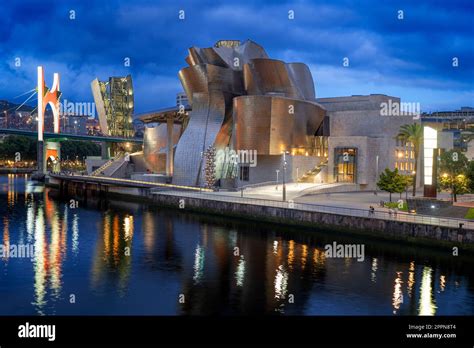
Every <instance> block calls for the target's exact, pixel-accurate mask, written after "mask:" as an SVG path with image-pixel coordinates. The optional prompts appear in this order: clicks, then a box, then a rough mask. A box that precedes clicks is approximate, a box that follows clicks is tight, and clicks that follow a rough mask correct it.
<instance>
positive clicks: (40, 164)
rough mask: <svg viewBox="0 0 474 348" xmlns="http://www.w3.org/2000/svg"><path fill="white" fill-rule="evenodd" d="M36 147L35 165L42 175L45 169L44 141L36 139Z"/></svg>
mask: <svg viewBox="0 0 474 348" xmlns="http://www.w3.org/2000/svg"><path fill="white" fill-rule="evenodd" d="M37 144H38V145H37V148H36V152H37V154H36V166H37V168H38V174H39V175H43V174H44V171H45V163H46V161H45V160H44V141H38V142H37Z"/></svg>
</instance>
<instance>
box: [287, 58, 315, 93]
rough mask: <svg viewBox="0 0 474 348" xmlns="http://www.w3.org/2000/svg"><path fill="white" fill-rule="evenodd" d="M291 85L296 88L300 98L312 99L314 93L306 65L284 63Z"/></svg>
mask: <svg viewBox="0 0 474 348" xmlns="http://www.w3.org/2000/svg"><path fill="white" fill-rule="evenodd" d="M286 67H287V69H288V72H289V74H290V78H291V80H292V83H293V85H294V86H295V87H296V89H297V90H298V94H299V95H300V96H301V98H302V99H305V100H311V101H314V100H315V99H316V93H315V90H314V82H313V77H312V76H311V71H310V70H309V68H308V66H307V65H306V64H303V63H288V64H286Z"/></svg>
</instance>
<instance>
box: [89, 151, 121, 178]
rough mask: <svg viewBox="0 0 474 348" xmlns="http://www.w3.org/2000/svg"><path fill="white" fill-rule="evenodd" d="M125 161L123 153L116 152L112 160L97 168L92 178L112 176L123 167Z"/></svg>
mask: <svg viewBox="0 0 474 348" xmlns="http://www.w3.org/2000/svg"><path fill="white" fill-rule="evenodd" d="M124 159H125V153H124V152H118V153H117V154H116V155H115V157H114V158H112V159H110V160H108V161H107V162H105V163H104V164H103V165H101V166H100V167H99V168H97V169H96V170H94V171H93V172H92V173H91V175H92V176H109V177H111V176H113V174H114V173H115V172H116V171H117V170H118V169H119V168H120V167H121V166H122V165H123V163H124V162H125V161H124Z"/></svg>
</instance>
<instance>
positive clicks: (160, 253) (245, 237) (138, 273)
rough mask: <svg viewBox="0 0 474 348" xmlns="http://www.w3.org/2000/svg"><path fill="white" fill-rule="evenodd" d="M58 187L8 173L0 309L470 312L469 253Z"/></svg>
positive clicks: (2, 196) (1, 223)
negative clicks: (343, 248) (75, 195)
mask: <svg viewBox="0 0 474 348" xmlns="http://www.w3.org/2000/svg"><path fill="white" fill-rule="evenodd" d="M52 193H53V192H52V191H51V189H48V188H44V187H43V186H42V185H39V184H37V183H34V182H32V181H30V180H29V179H28V176H24V175H12V174H10V175H3V176H0V212H1V220H0V238H1V241H2V242H1V244H0V245H1V246H2V250H3V253H2V254H0V296H1V298H2V301H0V315H188V314H192V315H203V314H204V315H206V314H223V315H227V314H229V315H233V314H277V315H473V314H474V267H473V266H474V260H473V257H472V255H470V256H468V255H459V256H452V253H451V250H450V249H449V248H447V249H445V250H442V249H439V250H437V249H429V248H427V247H423V246H414V245H413V246H411V245H406V244H405V245H403V244H399V243H395V242H385V241H384V242H381V241H376V240H371V239H367V238H355V237H353V236H350V235H347V234H341V233H335V232H333V231H324V230H318V229H316V228H315V229H314V230H312V229H298V228H294V229H293V228H289V227H284V226H278V225H271V224H266V223H259V222H250V221H241V220H236V219H226V218H223V217H217V216H207V215H200V214H194V213H190V212H186V211H178V210H170V209H164V208H161V207H157V206H151V205H147V204H141V203H133V202H124V201H122V202H121V201H113V202H112V201H88V203H87V205H86V204H84V203H82V202H80V201H79V202H78V205H77V206H76V205H75V204H74V201H73V202H71V201H70V200H68V199H66V200H65V199H59V198H54V197H55V195H54V194H52ZM334 242H336V243H338V244H358V245H364V247H365V249H364V260H363V261H361V260H360V259H359V260H358V259H356V258H349V257H346V258H331V257H328V256H327V255H326V253H325V246H326V245H328V244H333V243H334ZM15 248H16V250H17V252H16V254H15V252H14V249H15ZM21 248H23V251H24V255H20V252H19V251H20V249H21ZM30 250H31V251H34V252H27V251H30ZM6 251H9V253H8V252H6ZM20 256H21V257H20Z"/></svg>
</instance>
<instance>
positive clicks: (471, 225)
mask: <svg viewBox="0 0 474 348" xmlns="http://www.w3.org/2000/svg"><path fill="white" fill-rule="evenodd" d="M156 193H157V194H164V195H170V194H171V195H176V196H180V197H182V198H185V197H189V198H199V199H206V200H213V201H222V202H233V203H240V204H250V205H262V206H268V207H275V208H284V209H293V210H301V211H312V212H319V213H328V214H336V215H344V216H355V217H365V218H370V219H379V220H393V221H401V222H410V223H417V224H425V225H435V226H444V227H454V228H463V229H469V230H474V221H471V220H467V219H458V218H450V217H436V216H430V215H421V214H411V213H406V212H400V211H398V212H397V213H395V212H390V211H385V210H374V211H370V210H369V209H359V208H346V207H335V206H328V205H320V204H312V203H297V202H293V201H291V200H290V201H286V202H284V201H277V200H271V199H261V198H249V197H239V196H229V195H222V194H215V193H205V192H184V191H183V192H177V191H172V192H169V191H165V192H156Z"/></svg>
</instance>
